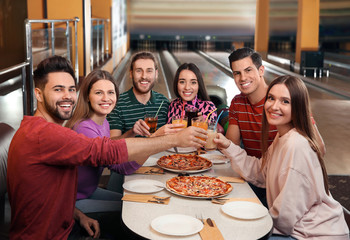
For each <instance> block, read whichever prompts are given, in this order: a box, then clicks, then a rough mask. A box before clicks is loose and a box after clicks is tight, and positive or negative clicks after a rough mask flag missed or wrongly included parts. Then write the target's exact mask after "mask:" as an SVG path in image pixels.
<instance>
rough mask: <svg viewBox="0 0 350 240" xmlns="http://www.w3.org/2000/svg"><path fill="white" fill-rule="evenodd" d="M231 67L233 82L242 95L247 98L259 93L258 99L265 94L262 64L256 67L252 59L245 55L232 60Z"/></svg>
mask: <svg viewBox="0 0 350 240" xmlns="http://www.w3.org/2000/svg"><path fill="white" fill-rule="evenodd" d="M231 68H232V72H233V78H234V80H235V83H236V85H237V87H238V89H239V90H240V91H241V92H242V93H243V94H244V95H246V96H247V97H248V98H249V97H251V96H253V97H254V95H259V97H260V95H261V97H260V99H262V98H263V96H265V86H266V84H265V81H264V78H263V76H264V66H260V67H259V69H257V68H256V66H255V65H254V63H253V61H252V59H251V58H250V57H246V58H243V59H240V60H237V61H234V62H232V64H231ZM259 97H258V98H259ZM260 99H259V100H260Z"/></svg>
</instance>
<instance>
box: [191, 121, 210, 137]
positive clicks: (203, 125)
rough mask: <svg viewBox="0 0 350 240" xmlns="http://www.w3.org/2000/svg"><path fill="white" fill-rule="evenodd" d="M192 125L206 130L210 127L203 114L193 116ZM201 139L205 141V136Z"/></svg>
mask: <svg viewBox="0 0 350 240" xmlns="http://www.w3.org/2000/svg"><path fill="white" fill-rule="evenodd" d="M192 126H193V127H199V128H203V129H204V130H207V129H208V123H207V122H206V121H205V118H204V117H203V116H199V117H195V118H192ZM200 139H201V140H203V141H205V139H203V138H200Z"/></svg>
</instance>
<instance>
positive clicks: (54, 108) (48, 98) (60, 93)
mask: <svg viewBox="0 0 350 240" xmlns="http://www.w3.org/2000/svg"><path fill="white" fill-rule="evenodd" d="M47 78H48V81H47V83H46V85H45V88H44V90H43V91H42V90H40V89H39V88H36V89H35V92H36V97H37V100H38V104H40V105H41V106H40V108H41V107H43V108H42V110H41V111H45V112H46V113H47V114H48V115H49V117H50V118H51V119H50V121H53V122H56V123H59V124H61V123H63V122H64V121H65V120H68V119H70V118H71V117H72V113H73V109H74V106H75V103H76V100H77V92H76V87H75V82H74V79H73V77H72V76H71V75H70V74H69V73H66V72H52V73H49V74H48V76H47ZM47 120H49V119H47Z"/></svg>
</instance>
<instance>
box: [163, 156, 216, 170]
mask: <svg viewBox="0 0 350 240" xmlns="http://www.w3.org/2000/svg"><path fill="white" fill-rule="evenodd" d="M157 164H158V166H159V167H161V168H165V169H172V170H183V171H191V170H203V169H208V168H211V166H212V162H211V161H209V160H208V159H206V158H203V157H200V156H197V155H188V154H173V155H168V156H163V157H161V158H160V159H159V160H158V161H157Z"/></svg>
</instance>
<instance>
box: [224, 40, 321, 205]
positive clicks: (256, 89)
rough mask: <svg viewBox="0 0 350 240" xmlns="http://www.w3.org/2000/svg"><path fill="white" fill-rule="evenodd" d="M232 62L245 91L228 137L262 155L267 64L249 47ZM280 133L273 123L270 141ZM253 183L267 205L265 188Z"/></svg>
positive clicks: (232, 109) (234, 111) (231, 117)
mask: <svg viewBox="0 0 350 240" xmlns="http://www.w3.org/2000/svg"><path fill="white" fill-rule="evenodd" d="M229 62H230V67H231V69H232V73H233V78H234V80H235V83H236V85H237V87H238V89H239V90H240V91H241V93H240V94H238V95H236V96H235V97H234V98H233V99H232V101H231V106H230V109H229V126H228V128H227V131H226V137H227V138H228V139H230V140H231V141H232V142H233V143H234V144H236V145H240V144H241V141H242V145H243V146H244V149H245V150H246V152H247V153H248V155H250V156H255V157H258V158H260V157H261V148H260V140H261V128H262V125H261V123H262V113H263V110H264V102H265V96H266V91H267V88H268V86H267V84H266V82H265V79H264V72H265V67H264V66H263V65H262V58H261V55H260V54H259V53H258V52H255V51H254V50H253V49H251V48H247V47H244V48H240V49H237V50H235V51H233V52H232V53H231V54H230V56H229ZM314 127H315V129H316V133H317V140H318V143H319V145H320V148H321V149H322V152H323V153H325V147H324V143H323V140H322V137H321V135H320V134H319V132H318V130H317V127H316V124H314ZM276 133H277V130H276V128H275V127H272V126H271V128H270V131H269V140H268V141H269V144H271V143H272V141H273V139H274V138H275V136H276ZM250 186H251V187H252V189H253V190H254V192H255V193H256V195H257V196H258V197H259V199H260V200H261V201H262V202H263V204H264V205H265V206H266V197H265V195H266V191H265V189H262V188H257V187H255V186H254V185H250Z"/></svg>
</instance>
